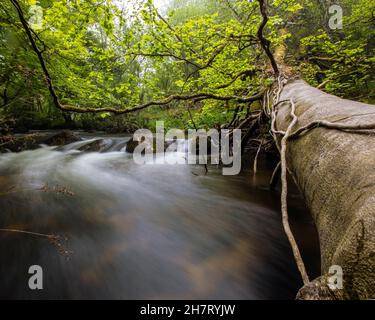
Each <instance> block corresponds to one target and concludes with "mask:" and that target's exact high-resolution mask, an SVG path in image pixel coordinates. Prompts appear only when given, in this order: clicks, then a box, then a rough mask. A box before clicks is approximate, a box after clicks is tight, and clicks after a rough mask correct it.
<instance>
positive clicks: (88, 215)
mask: <svg viewBox="0 0 375 320" xmlns="http://www.w3.org/2000/svg"><path fill="white" fill-rule="evenodd" d="M126 141H127V139H126V138H125V139H124V138H113V139H109V138H106V139H104V140H103V141H102V147H101V150H100V151H101V152H80V151H77V150H76V149H78V148H79V147H81V146H82V145H84V144H85V143H87V142H88V141H86V142H84V143H82V142H78V143H74V144H71V145H68V146H65V147H63V148H61V147H60V148H53V147H44V148H40V149H37V150H33V151H25V152H22V153H18V154H16V153H9V154H3V155H0V210H1V213H0V228H17V229H22V230H29V231H34V232H41V233H48V234H50V233H52V234H59V235H64V236H66V237H67V238H68V240H67V241H66V242H64V246H65V247H66V248H67V250H69V251H71V253H70V254H69V255H68V256H66V255H63V254H61V252H60V251H59V250H57V249H56V246H54V245H52V244H51V243H50V242H49V241H48V240H46V239H45V238H40V237H34V236H32V235H25V234H16V233H6V232H1V233H0V298H70V299H74V298H87V299H91V298H103V299H113V298H114V299H140V298H144V299H164V298H166V299H167V298H169V299H189V298H192V299H270V298H294V296H295V294H296V290H298V288H299V287H300V286H301V281H300V279H299V275H298V272H297V270H296V267H295V264H294V261H293V258H292V255H291V250H290V248H289V245H288V243H287V240H286V238H285V236H284V234H283V231H282V226H281V217H280V213H279V209H278V201H279V195H278V193H273V192H270V191H268V190H267V183H268V178H269V175H270V172H269V171H267V170H266V171H261V172H260V173H259V175H258V176H257V181H253V180H252V178H251V177H249V176H250V175H249V174H243V175H241V176H232V177H230V176H229V177H228V176H225V177H224V176H222V175H221V170H220V169H219V168H214V167H211V168H210V169H209V174H208V175H203V172H204V169H203V168H202V167H199V166H188V165H157V164H155V165H143V166H140V165H136V164H134V162H133V161H132V155H130V154H127V153H126V152H125V151H124V147H125V145H126ZM46 184H48V186H50V187H49V188H48V189H47V190H45V191H42V190H40V188H41V187H42V186H44V185H46ZM54 186H60V188H67V190H69V191H71V192H72V193H73V195H70V194H69V193H64V192H56V191H54V190H53V187H54ZM7 190H8V191H7ZM58 190H60V189H58ZM290 201H291V202H290V203H291V209H290V210H291V215H292V217H294V229H295V232H296V234H297V236H298V239H299V241H300V243H301V248H302V252H303V254H304V256H305V258H306V259H307V260H306V262H307V267H308V269H309V271H310V273H313V274H316V273H317V272H318V271H319V270H318V265H319V259H318V249H317V244H316V238H315V237H316V235H315V231H314V228H313V226H312V223H311V221H310V220H309V218H308V214H307V213H306V211H305V209H304V207H303V205H302V201H301V199H300V198H299V197H297V196H295V197H292V198H291V200H290ZM34 264H37V265H40V266H42V268H43V270H44V290H39V291H31V290H30V289H28V277H29V275H28V273H27V271H28V268H29V266H30V265H34Z"/></svg>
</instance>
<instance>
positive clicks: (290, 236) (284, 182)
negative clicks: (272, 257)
mask: <svg viewBox="0 0 375 320" xmlns="http://www.w3.org/2000/svg"><path fill="white" fill-rule="evenodd" d="M290 104H291V115H292V121H291V122H290V124H289V126H288V128H287V130H286V131H285V134H284V136H283V138H282V139H281V151H280V157H281V213H282V220H283V227H284V230H285V233H286V235H287V237H288V240H289V243H290V245H291V247H292V250H293V255H294V259H295V260H296V263H297V267H298V270H299V272H300V273H301V276H302V280H303V283H304V285H307V284H308V283H309V282H310V280H309V277H308V275H307V272H306V268H305V264H304V263H303V259H302V256H301V253H300V251H299V249H298V245H297V242H296V240H295V238H294V236H293V233H292V230H291V228H290V225H289V217H288V203H287V197H288V182H287V163H286V148H287V140H288V138H289V135H290V133H291V131H292V129H293V127H294V125H295V124H296V123H297V120H298V118H297V116H296V115H295V105H294V102H293V100H290Z"/></svg>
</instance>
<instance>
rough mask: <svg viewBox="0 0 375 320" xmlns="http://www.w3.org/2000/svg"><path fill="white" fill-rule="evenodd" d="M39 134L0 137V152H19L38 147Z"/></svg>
mask: <svg viewBox="0 0 375 320" xmlns="http://www.w3.org/2000/svg"><path fill="white" fill-rule="evenodd" d="M42 137H43V136H42V135H40V134H28V135H25V136H13V135H6V136H2V137H0V152H9V151H11V152H20V151H24V150H33V149H37V148H38V147H39V144H40V143H41V142H40V140H41V139H42Z"/></svg>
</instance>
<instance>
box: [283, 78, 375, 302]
mask: <svg viewBox="0 0 375 320" xmlns="http://www.w3.org/2000/svg"><path fill="white" fill-rule="evenodd" d="M291 99H292V100H293V102H294V103H295V108H296V109H295V114H296V116H297V118H298V121H297V123H296V125H295V126H294V127H293V132H295V131H296V130H298V128H301V127H304V126H306V125H308V124H310V123H311V122H313V121H316V120H327V121H329V122H333V123H337V124H345V125H347V126H348V127H351V126H353V127H355V126H358V125H368V124H375V106H373V105H368V104H364V103H359V102H354V101H350V100H344V99H341V98H338V97H335V96H332V95H329V94H326V93H324V92H322V91H320V90H318V89H316V88H313V87H311V86H309V85H308V84H307V83H305V82H304V81H302V80H292V81H289V82H288V83H287V84H286V85H285V86H284V87H283V90H282V92H281V95H280V101H283V100H291ZM277 110H278V111H277V116H276V129H277V130H281V131H285V130H286V129H287V127H288V125H289V124H290V122H291V116H290V103H280V105H279V106H278V108H277ZM374 134H375V130H371V131H370V130H369V131H361V132H359V131H353V130H347V129H344V130H342V129H340V130H336V129H331V128H325V127H315V128H312V129H310V130H308V131H307V132H305V133H304V134H301V135H298V136H295V137H294V138H291V139H289V140H288V146H287V151H286V156H287V166H288V170H289V172H290V173H291V175H292V176H293V178H294V179H295V181H296V183H297V185H298V187H299V188H300V190H301V192H302V193H303V195H304V197H305V201H306V204H307V206H308V208H309V210H310V212H311V214H312V216H313V219H314V221H315V224H316V227H317V230H318V233H319V240H320V249H321V260H322V277H320V278H318V279H316V280H315V281H313V282H311V283H310V284H309V285H306V286H305V287H304V288H302V289H301V290H300V292H299V294H298V298H300V299H334V298H350V299H374V298H375V136H374ZM333 265H338V266H340V267H342V269H343V280H344V282H343V290H340V291H336V292H334V290H331V289H330V288H328V286H327V283H326V280H327V275H328V272H329V268H330V266H333Z"/></svg>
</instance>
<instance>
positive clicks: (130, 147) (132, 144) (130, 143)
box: [126, 138, 174, 153]
mask: <svg viewBox="0 0 375 320" xmlns="http://www.w3.org/2000/svg"><path fill="white" fill-rule="evenodd" d="M173 142H174V141H172V140H171V141H165V142H164V151H166V150H167V149H168V147H169V146H170V145H171V144H172V143H173ZM140 143H141V142H139V141H136V140H134V139H133V138H131V139H130V140H129V141H128V143H127V144H126V152H129V153H133V152H134V149H135V148H136V147H137V146H138V145H139V144H140ZM148 148H150V150H151V149H152V151H153V152H154V153H155V152H156V139H155V138H154V140H153V144H152V146H151V144H150V145H148Z"/></svg>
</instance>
